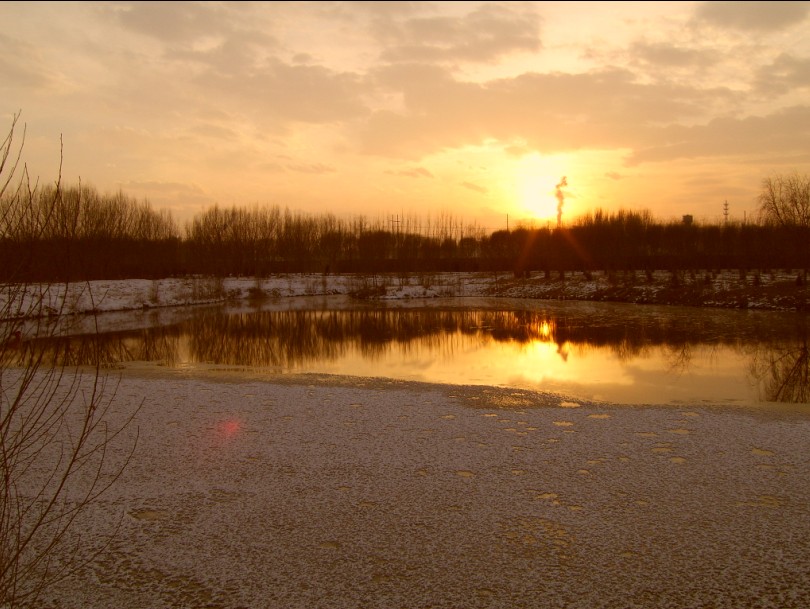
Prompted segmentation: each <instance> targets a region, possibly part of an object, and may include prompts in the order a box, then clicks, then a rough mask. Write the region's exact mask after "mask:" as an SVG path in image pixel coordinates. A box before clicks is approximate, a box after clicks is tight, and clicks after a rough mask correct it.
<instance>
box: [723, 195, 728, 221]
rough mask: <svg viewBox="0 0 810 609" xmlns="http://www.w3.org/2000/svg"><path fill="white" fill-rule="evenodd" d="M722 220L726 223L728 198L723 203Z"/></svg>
mask: <svg viewBox="0 0 810 609" xmlns="http://www.w3.org/2000/svg"><path fill="white" fill-rule="evenodd" d="M723 222H724V223H725V224H728V199H726V202H725V203H723Z"/></svg>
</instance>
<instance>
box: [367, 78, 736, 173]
mask: <svg viewBox="0 0 810 609" xmlns="http://www.w3.org/2000/svg"><path fill="white" fill-rule="evenodd" d="M374 78H375V82H376V84H377V86H379V87H389V88H390V89H391V90H392V91H398V92H399V94H400V95H401V98H402V101H403V106H404V109H403V110H402V111H397V112H395V111H393V110H379V111H377V112H374V113H373V114H372V115H371V116H370V118H369V119H368V120H367V121H364V122H362V123H359V124H358V125H357V126H356V136H355V139H356V141H357V142H358V143H359V146H360V149H361V150H362V151H363V152H365V153H367V154H378V155H384V156H391V157H400V158H421V157H423V156H426V155H429V154H432V153H436V152H439V151H441V150H445V149H449V148H460V147H463V146H468V145H479V144H481V143H482V142H484V141H488V140H496V141H500V142H504V144H508V145H512V144H513V143H514V142H516V141H519V142H521V144H522V145H524V146H525V148H526V149H528V150H532V151H537V152H541V153H555V152H565V151H572V150H577V149H581V148H608V149H612V148H629V147H634V146H636V145H638V144H640V143H643V142H646V141H647V132H648V130H649V129H650V128H653V127H658V126H660V125H662V124H664V125H666V124H671V123H673V122H675V121H678V120H684V119H689V120H691V121H695V120H699V119H700V118H702V117H706V116H709V115H710V112H711V110H713V109H714V108H715V107H717V106H718V105H721V104H723V103H728V102H729V101H733V100H735V99H736V96H737V95H738V94H736V93H734V92H733V91H731V90H728V89H723V88H718V89H700V88H696V87H691V86H686V85H676V84H666V83H664V84H660V83H638V82H636V81H635V75H634V74H633V73H632V72H630V71H628V70H621V69H606V70H598V71H594V72H589V73H582V74H562V73H548V74H538V73H525V74H522V75H520V76H517V77H515V78H505V79H496V80H491V81H489V82H485V83H470V82H462V81H459V80H456V79H454V78H453V77H452V75H451V74H450V72H449V71H447V70H443V69H441V68H439V67H437V66H425V65H414V64H409V65H398V66H390V67H388V68H384V69H382V70H379V71H378V72H377V73H376V75H375V76H374ZM516 152H517V151H516Z"/></svg>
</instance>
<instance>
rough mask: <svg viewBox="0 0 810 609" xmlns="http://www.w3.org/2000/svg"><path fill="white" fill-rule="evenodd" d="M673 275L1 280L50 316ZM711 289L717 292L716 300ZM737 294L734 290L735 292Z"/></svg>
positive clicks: (560, 294)
mask: <svg viewBox="0 0 810 609" xmlns="http://www.w3.org/2000/svg"><path fill="white" fill-rule="evenodd" d="M796 276H797V272H796V271H780V272H771V273H756V274H755V273H748V274H747V275H746V276H745V277H744V278H740V276H739V272H737V271H721V272H717V273H711V274H703V275H696V276H694V277H692V276H689V275H684V276H682V277H680V279H679V282H680V284H679V286H680V288H674V291H675V292H677V290H678V289H681V290H683V291H688V290H689V288H693V289H700V290H702V291H703V292H704V294H705V297H704V298H703V303H704V304H705V306H734V307H736V306H741V305H740V298H742V297H744V298H745V302H744V306H745V307H746V308H751V309H779V308H784V309H790V308H793V306H794V305H795V302H794V300H793V299H792V298H787V299H786V302H784V303H782V304H780V299H779V297H778V296H777V297H773V296H772V297H771V298H770V299H768V298H767V297H766V295H765V291H766V290H767V289H768V288H769V287H774V286H779V285H781V286H791V285H792V284H795V279H796ZM672 284H673V281H672V275H671V273H666V272H663V271H658V272H656V273H654V274H653V275H652V276H651V277H650V278H647V277H645V276H644V274H642V273H632V274H630V275H629V276H628V275H626V274H622V273H619V274H614V275H612V276H610V275H608V274H606V273H604V272H595V273H593V274H591V275H590V276H585V275H584V274H582V273H569V274H568V275H567V276H566V278H565V280H564V281H560V280H559V278H558V277H556V276H555V277H553V278H545V277H544V276H541V275H540V274H538V273H535V274H534V275H533V276H532V277H530V278H522V279H518V278H515V277H514V275H513V274H512V273H422V274H417V273H413V274H409V275H390V274H389V275H320V274H289V275H277V276H273V277H270V278H263V279H257V278H252V277H227V278H214V277H183V278H167V279H154V280H149V279H128V280H113V281H106V280H105V281H88V282H80V283H74V284H70V285H64V284H52V285H47V286H43V285H37V284H34V285H27V286H25V287H23V288H20V287H19V286H0V313H2V315H4V316H7V317H13V316H32V315H40V316H48V315H52V316H53V315H64V314H86V313H92V312H110V311H128V310H143V309H154V308H161V307H173V306H183V305H193V304H204V303H214V302H223V301H226V300H229V301H238V300H247V299H250V298H285V297H291V296H314V295H334V294H351V295H353V296H355V297H358V298H376V299H381V300H407V299H415V298H434V297H448V296H450V297H470V296H508V297H516V298H539V299H542V298H552V299H565V300H590V299H594V298H595V297H597V296H598V295H599V294H603V295H604V298H605V299H611V300H614V299H618V300H623V299H624V300H627V301H628V302H653V301H655V299H656V298H657V296H658V295H660V294H661V293H662V292H665V291H669V292H672V291H673V285H672ZM711 295H716V298H712V296H711ZM729 295H731V296H729Z"/></svg>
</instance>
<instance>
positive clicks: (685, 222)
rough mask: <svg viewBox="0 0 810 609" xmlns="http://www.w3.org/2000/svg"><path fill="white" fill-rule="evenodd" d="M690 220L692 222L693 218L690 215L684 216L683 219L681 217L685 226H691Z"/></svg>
mask: <svg viewBox="0 0 810 609" xmlns="http://www.w3.org/2000/svg"><path fill="white" fill-rule="evenodd" d="M692 220H693V218H692V214H686V215H684V217H683V223H684V224H685V225H686V226H692Z"/></svg>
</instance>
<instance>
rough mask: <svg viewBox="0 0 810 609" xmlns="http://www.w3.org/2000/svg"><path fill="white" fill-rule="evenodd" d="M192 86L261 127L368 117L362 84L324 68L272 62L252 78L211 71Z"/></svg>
mask: <svg viewBox="0 0 810 609" xmlns="http://www.w3.org/2000/svg"><path fill="white" fill-rule="evenodd" d="M194 82H195V84H196V86H198V87H199V89H200V92H201V93H204V94H206V95H208V96H214V97H215V98H216V99H217V100H218V101H219V103H227V102H228V101H230V102H231V103H232V104H233V105H234V106H237V107H239V108H240V109H241V111H243V112H245V111H249V113H250V116H251V118H252V119H254V120H258V121H259V122H260V123H262V122H276V123H283V122H285V121H298V122H307V123H326V122H333V121H343V120H350V119H354V118H358V117H362V116H365V115H367V114H368V113H369V110H368V109H367V107H366V104H365V102H364V92H365V87H364V83H363V81H362V79H360V78H359V77H358V76H356V75H354V74H351V73H342V72H335V71H333V70H330V69H328V68H325V67H323V66H314V65H289V64H285V63H283V62H281V61H278V60H268V61H267V62H266V64H265V65H264V66H262V67H261V68H259V69H254V70H251V71H249V73H239V72H235V71H232V72H230V73H226V72H222V71H219V70H213V69H212V70H208V71H206V72H205V73H203V74H201V75H199V76H197V77H196V78H195V80H194Z"/></svg>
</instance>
